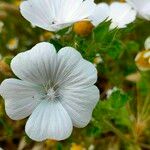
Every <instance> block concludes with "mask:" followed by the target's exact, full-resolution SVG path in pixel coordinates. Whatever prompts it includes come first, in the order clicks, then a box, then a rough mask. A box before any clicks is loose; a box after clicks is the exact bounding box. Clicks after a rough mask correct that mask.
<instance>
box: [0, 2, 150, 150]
mask: <svg viewBox="0 0 150 150" xmlns="http://www.w3.org/2000/svg"><path fill="white" fill-rule="evenodd" d="M20 2H21V0H0V83H1V82H2V81H3V80H4V79H6V78H10V77H15V76H14V74H13V73H12V71H11V68H10V66H9V65H10V61H11V59H12V58H13V57H14V56H15V55H16V54H18V53H19V52H22V51H26V50H28V49H31V48H32V47H33V46H34V45H35V44H37V43H38V42H41V41H48V42H51V43H53V44H54V45H55V47H56V48H57V49H58V50H59V49H60V48H61V47H63V46H73V47H75V48H76V49H77V50H79V51H80V52H81V53H82V55H83V57H84V58H85V59H87V60H89V61H91V62H92V63H94V64H95V66H96V67H97V69H98V76H99V78H98V82H97V83H96V85H97V86H98V88H99V89H100V91H101V101H100V102H99V103H98V105H97V107H96V108H95V110H94V112H93V118H92V121H91V123H90V124H89V125H88V126H87V127H85V128H84V129H76V128H75V129H74V131H73V133H72V136H71V137H70V138H69V139H67V140H65V141H61V142H58V141H53V140H46V141H44V142H41V143H38V142H34V141H32V140H30V139H29V138H28V137H27V136H26V134H25V132H24V126H25V123H26V119H25V120H21V121H13V120H11V119H10V118H8V116H7V115H6V113H5V108H4V102H3V99H2V98H1V97H0V150H1V149H4V150H43V149H44V150H149V149H150V72H149V71H145V72H142V71H140V70H139V69H138V68H137V66H136V63H135V57H136V55H137V54H138V53H139V52H140V51H142V50H144V41H145V40H146V38H147V37H148V36H150V22H148V21H144V20H141V19H137V20H136V21H135V22H134V23H132V24H130V25H129V26H128V28H126V29H122V30H118V29H115V30H113V31H111V32H110V31H109V22H107V23H103V24H102V25H100V26H98V27H97V28H96V29H94V30H93V31H92V33H90V34H89V35H88V36H86V37H82V36H79V35H76V34H75V33H74V32H73V30H71V31H70V32H69V33H68V32H66V31H61V32H59V33H57V34H54V33H51V32H48V31H45V30H43V29H40V28H38V27H35V26H33V25H31V24H30V23H29V22H28V21H26V20H25V19H24V18H23V17H22V16H21V14H20V12H19V7H18V6H19V4H20ZM96 2H97V3H98V2H108V3H110V2H112V1H111V0H109V1H105V0H103V1H99V0H97V1H96ZM93 36H94V37H95V40H94V43H93V41H92V38H93ZM91 41H92V42H91Z"/></svg>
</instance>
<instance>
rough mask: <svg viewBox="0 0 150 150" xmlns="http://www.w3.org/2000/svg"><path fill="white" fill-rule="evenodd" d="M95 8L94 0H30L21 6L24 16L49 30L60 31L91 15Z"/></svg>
mask: <svg viewBox="0 0 150 150" xmlns="http://www.w3.org/2000/svg"><path fill="white" fill-rule="evenodd" d="M94 8H95V3H94V2H93V0H85V1H83V0H76V1H74V0H28V1H25V2H22V4H21V6H20V10H21V14H22V15H23V16H24V18H26V19H27V20H28V21H30V22H31V23H32V24H34V25H36V26H38V27H41V28H43V29H46V30H49V31H58V30H60V29H62V28H64V27H67V26H70V25H71V24H72V23H74V22H76V21H81V20H83V19H85V18H87V17H89V15H91V13H92V11H93V9H94ZM68 12H69V13H68Z"/></svg>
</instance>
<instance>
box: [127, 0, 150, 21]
mask: <svg viewBox="0 0 150 150" xmlns="http://www.w3.org/2000/svg"><path fill="white" fill-rule="evenodd" d="M126 1H127V2H128V3H129V4H130V5H131V6H132V7H133V8H134V9H135V10H136V11H137V12H138V16H139V17H141V18H144V19H146V20H150V0H126Z"/></svg>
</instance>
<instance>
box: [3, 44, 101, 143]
mask: <svg viewBox="0 0 150 150" xmlns="http://www.w3.org/2000/svg"><path fill="white" fill-rule="evenodd" d="M11 68H12V70H13V72H14V73H15V75H16V76H18V77H19V78H20V79H21V80H19V79H7V80H4V81H3V82H2V84H1V86H0V93H1V95H2V97H3V98H4V100H5V109H6V113H7V114H8V116H9V117H10V118H12V119H14V120H19V119H23V118H26V117H28V116H29V115H31V116H30V117H29V119H28V121H27V124H26V127H25V131H26V133H27V135H28V136H29V137H30V138H31V139H33V140H36V141H42V140H45V139H48V138H50V139H55V140H63V139H66V138H68V137H69V136H70V134H71V132H72V128H73V126H75V127H79V128H82V127H85V126H86V125H87V124H88V123H89V122H90V120H91V116H92V111H93V109H94V107H95V105H96V103H97V102H98V100H99V90H98V89H97V87H96V86H94V85H93V84H94V83H95V82H96V80H97V71H96V68H95V67H94V65H93V64H92V63H90V62H88V61H86V60H84V59H83V58H82V56H81V55H80V53H79V52H77V51H76V50H75V49H74V48H71V47H65V48H62V49H61V50H60V51H59V52H58V53H56V50H55V48H54V46H53V45H52V44H49V43H45V42H43V43H39V44H37V45H36V46H35V47H33V48H32V49H31V50H29V51H27V52H23V53H20V54H18V55H17V56H16V57H15V58H14V59H13V60H12V62H11Z"/></svg>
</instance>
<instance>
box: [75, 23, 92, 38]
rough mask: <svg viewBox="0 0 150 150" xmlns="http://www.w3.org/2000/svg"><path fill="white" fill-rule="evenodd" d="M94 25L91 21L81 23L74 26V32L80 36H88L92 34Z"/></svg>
mask: <svg viewBox="0 0 150 150" xmlns="http://www.w3.org/2000/svg"><path fill="white" fill-rule="evenodd" d="M93 28H94V26H93V24H92V23H91V22H90V21H80V22H77V23H75V24H74V26H73V31H74V32H75V33H76V34H77V35H79V36H83V37H84V36H88V35H90V34H91V32H92V29H93Z"/></svg>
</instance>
